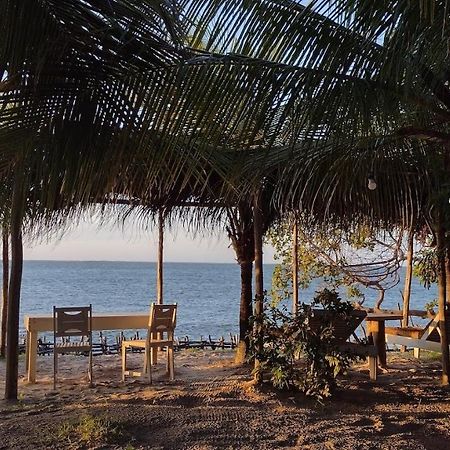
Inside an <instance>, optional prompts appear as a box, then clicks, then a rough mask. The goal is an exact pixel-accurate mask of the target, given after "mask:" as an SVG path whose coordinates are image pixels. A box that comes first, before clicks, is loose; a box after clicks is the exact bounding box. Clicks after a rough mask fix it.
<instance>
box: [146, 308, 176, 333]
mask: <svg viewBox="0 0 450 450" xmlns="http://www.w3.org/2000/svg"><path fill="white" fill-rule="evenodd" d="M176 323H177V304H176V303H175V304H174V305H156V304H154V303H152V306H151V308H150V319H149V323H148V331H149V332H150V333H167V334H168V335H169V336H173V333H174V330H175V326H176Z"/></svg>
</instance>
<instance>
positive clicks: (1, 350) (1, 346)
mask: <svg viewBox="0 0 450 450" xmlns="http://www.w3.org/2000/svg"><path fill="white" fill-rule="evenodd" d="M8 241H9V233H8V228H6V227H5V226H4V227H3V233H2V250H3V251H2V261H3V266H2V271H3V292H2V312H1V323H0V328H1V332H0V356H1V357H4V356H5V351H6V320H7V311H8V287H9V248H8V247H9V246H8Z"/></svg>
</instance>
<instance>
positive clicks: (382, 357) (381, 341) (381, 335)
mask: <svg viewBox="0 0 450 450" xmlns="http://www.w3.org/2000/svg"><path fill="white" fill-rule="evenodd" d="M367 331H368V333H369V334H370V335H371V336H372V338H373V343H374V344H375V347H376V349H377V355H378V364H379V365H380V367H383V368H385V367H386V365H387V356H386V332H385V324H384V320H370V321H367Z"/></svg>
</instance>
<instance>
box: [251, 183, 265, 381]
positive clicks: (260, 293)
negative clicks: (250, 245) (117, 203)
mask: <svg viewBox="0 0 450 450" xmlns="http://www.w3.org/2000/svg"><path fill="white" fill-rule="evenodd" d="M253 227H254V228H253V229H254V240H255V326H256V330H255V331H256V335H257V339H258V342H257V346H258V351H262V346H263V340H262V319H263V318H262V315H263V310H264V278H263V232H262V229H263V225H262V209H261V194H260V193H259V192H257V193H256V194H255V196H254V199H253ZM260 368H261V363H260V361H259V360H258V358H255V381H256V382H257V383H261V382H262V373H261V371H260Z"/></svg>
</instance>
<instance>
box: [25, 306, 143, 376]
mask: <svg viewBox="0 0 450 450" xmlns="http://www.w3.org/2000/svg"><path fill="white" fill-rule="evenodd" d="M24 322H25V329H26V332H27V340H26V348H25V353H26V367H27V380H28V382H29V383H35V382H36V357H37V351H38V335H39V333H40V332H45V331H53V330H54V323H53V316H52V315H51V314H48V315H42V316H34V315H33V316H25V319H24ZM147 325H148V313H116V314H107V313H103V314H93V315H92V328H91V330H92V331H94V330H132V329H135V330H139V329H145V328H147Z"/></svg>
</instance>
